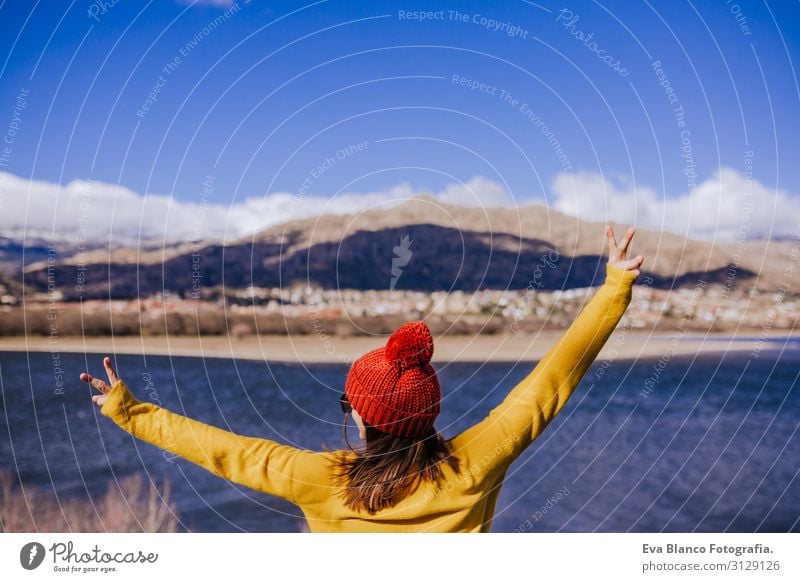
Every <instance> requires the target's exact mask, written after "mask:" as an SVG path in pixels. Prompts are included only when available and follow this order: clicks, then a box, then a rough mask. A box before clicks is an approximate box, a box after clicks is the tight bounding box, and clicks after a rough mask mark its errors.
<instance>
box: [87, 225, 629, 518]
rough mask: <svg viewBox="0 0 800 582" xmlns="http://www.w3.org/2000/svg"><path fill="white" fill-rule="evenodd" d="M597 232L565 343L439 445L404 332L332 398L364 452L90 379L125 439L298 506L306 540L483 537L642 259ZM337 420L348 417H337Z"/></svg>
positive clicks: (420, 336) (413, 343) (429, 399)
mask: <svg viewBox="0 0 800 582" xmlns="http://www.w3.org/2000/svg"><path fill="white" fill-rule="evenodd" d="M633 234H634V229H633V228H630V229H628V232H627V234H626V236H625V238H624V239H623V240H622V242H621V243H620V244H617V241H616V239H615V237H614V231H613V230H612V229H611V227H610V226H606V235H607V237H608V243H609V260H608V263H607V265H606V280H605V282H604V283H603V285H602V286H600V288H599V289H598V290H597V291H596V293H595V294H594V296H593V297H592V299H591V301H589V303H588V304H587V305H586V307H585V308H584V309H583V311H581V313H580V315H579V316H578V317H577V319H576V320H575V321H574V322H573V323H572V325H571V326H570V328H569V329H568V330H567V332H566V333H565V334H564V336H563V337H562V338H561V339H560V340H559V341H558V342H557V343H556V345H555V346H553V347H552V348H551V349H550V351H549V352H548V353H547V354H546V355H545V357H544V358H543V359H542V360H541V361H540V362H539V363H538V364H537V365H536V367H535V368H534V369H533V371H532V372H531V373H530V374H528V376H527V377H525V378H524V379H523V380H522V381H521V382H520V383H519V384H517V386H516V387H514V388H513V389H512V390H511V392H510V393H509V394H508V396H507V397H506V398H505V400H504V401H503V402H502V403H501V404H500V405H499V406H497V407H496V408H494V409H493V410H492V411H491V412H490V413H489V415H488V416H487V417H486V418H485V419H483V420H482V421H481V422H479V423H478V424H476V425H474V426H473V427H471V428H469V429H467V430H466V431H464V432H462V433H461V434H459V435H457V436H455V437H453V438H451V439H449V440H444V439H443V438H442V437H441V436H440V435H439V434H438V433H437V431H436V430H435V429H434V426H433V425H434V420H435V419H436V416H437V415H438V414H439V401H440V398H441V392H440V386H439V380H438V378H437V376H436V372H435V370H434V369H433V367H432V366H431V364H430V360H431V357H432V355H433V338H432V337H431V334H430V331H429V330H428V328H427V326H426V325H425V324H424V323H422V322H410V323H406V324H403V325H402V326H401V327H400V328H399V329H398V330H397V331H396V332H395V333H393V334H392V336H391V337H390V338H389V340H388V341H387V343H386V345H385V346H384V347H381V348H378V349H376V350H373V351H371V352H369V353H367V354H366V355H364V356H362V357H361V358H359V359H358V360H356V361H355V363H354V364H353V365H352V367H351V368H350V371H349V373H348V375H347V380H346V383H345V392H344V394H343V395H342V398H341V405H342V409H343V411H344V412H345V414H350V415H352V417H353V419H354V420H355V422H356V424H357V425H358V428H359V433H360V436H361V438H362V439H363V440H364V441H365V443H366V444H365V447H364V448H363V449H361V450H353V449H350V450H343V451H324V452H312V451H308V450H302V449H298V448H295V447H291V446H287V445H283V444H280V443H278V442H275V441H272V440H267V439H260V438H254V437H246V436H240V435H237V434H234V433H231V432H227V431H225V430H222V429H219V428H216V427H213V426H209V425H207V424H203V423H201V422H198V421H196V420H192V419H189V418H187V417H184V416H180V415H178V414H174V413H172V412H169V411H167V410H165V409H163V408H161V407H159V406H156V405H155V404H152V403H149V402H141V401H139V400H137V399H136V398H135V397H134V396H133V394H131V392H130V391H129V390H128V387H127V386H126V384H125V382H123V381H122V380H121V379H119V378H118V377H117V375H116V373H115V372H114V370H113V369H112V367H111V360H110V359H109V358H105V359H104V361H103V363H104V365H105V369H106V372H107V374H108V379H109V382H110V384H111V385H110V386H109V385H107V384H106V383H105V382H103V381H102V380H100V379H98V378H94V377H92V376H91V375H89V374H88V373H83V374H81V380H83V381H85V382H88V383H90V384H91V385H92V386H94V387H95V388H97V389H98V390H99V391H100V392H101V394H99V395H96V396H94V397H93V398H92V400H93V401H94V402H95V403H96V404H98V405H99V406H100V407H101V408H100V411H101V413H102V414H103V415H105V416H108V417H109V418H111V419H112V420H113V421H114V422H115V423H116V424H117V425H119V426H120V427H121V428H123V429H124V430H126V431H128V432H129V433H131V434H133V435H134V436H136V437H138V438H140V439H142V440H144V441H146V442H149V443H152V444H154V445H156V446H158V447H161V448H163V449H166V450H167V451H170V452H171V453H173V454H175V455H178V456H181V457H183V458H185V459H188V460H189V461H192V462H193V463H196V464H198V465H200V466H201V467H203V468H205V469H207V470H208V471H211V472H212V473H214V474H215V475H218V476H220V477H223V478H225V479H228V480H230V481H233V482H235V483H238V484H240V485H244V486H246V487H250V488H252V489H256V490H258V491H263V492H264V493H269V494H271V495H277V496H279V497H282V498H284V499H287V500H288V501H291V502H292V503H294V504H296V505H298V506H299V507H300V508H301V509H302V511H303V514H304V515H305V517H306V519H307V521H308V525H309V529H310V530H311V531H313V532H354V531H361V532H382V531H393V532H398V531H401V532H402V531H405V532H488V531H489V529H490V526H491V522H492V517H493V514H494V508H495V502H496V501H497V495H498V493H499V491H500V486H501V485H502V483H503V480H504V478H505V474H506V471H507V470H508V467H509V465H510V464H511V463H512V462H513V461H514V459H516V458H517V457H518V456H519V455H520V454H521V453H522V452H523V451H524V450H525V448H526V447H527V446H528V445H530V444H531V442H533V440H534V439H535V438H536V437H538V436H539V434H540V433H541V432H542V431H543V430H544V429H545V427H546V426H547V425H548V423H549V422H550V421H551V420H552V419H553V418H554V417H555V416H556V414H558V412H559V411H560V410H561V408H562V407H563V406H564V404H565V403H566V402H567V400H568V399H569V397H570V395H571V394H572V392H573V391H574V389H575V387H576V386H577V385H578V383H579V382H580V380H581V378H582V377H583V375H584V374H585V373H586V370H587V369H588V368H589V366H590V365H591V363H592V362H593V361H594V359H595V358H596V357H597V354H598V353H599V352H600V349H601V348H602V347H603V345H604V344H605V342H606V341H607V340H608V337H609V336H610V335H611V332H612V331H613V330H614V328H615V327H616V325H617V323H618V322H619V319H620V318H621V317H622V314H623V313H624V312H625V309H626V308H627V306H628V304H629V303H630V300H631V293H632V286H633V283H634V281H635V280H636V279H637V278H638V276H639V267H640V266H641V264H642V262H643V261H644V257H642V256H641V255H638V256H637V257H636V258H634V259H627V258H626V254H627V250H628V246H629V245H630V242H631V239H632V238H633ZM345 420H346V417H345Z"/></svg>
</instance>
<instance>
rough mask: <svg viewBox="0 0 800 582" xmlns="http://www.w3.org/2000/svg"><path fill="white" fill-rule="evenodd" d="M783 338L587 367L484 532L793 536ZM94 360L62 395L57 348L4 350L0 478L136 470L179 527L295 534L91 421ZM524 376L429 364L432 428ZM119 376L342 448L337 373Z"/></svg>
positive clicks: (796, 495) (238, 423) (336, 369)
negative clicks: (164, 494) (434, 380)
mask: <svg viewBox="0 0 800 582" xmlns="http://www.w3.org/2000/svg"><path fill="white" fill-rule="evenodd" d="M786 345H788V344H786ZM786 345H785V346H784V349H782V350H779V349H765V350H763V351H762V352H760V354H759V357H758V358H749V353H747V352H739V353H737V352H730V353H727V354H702V355H699V356H673V357H672V358H670V359H669V360H668V361H667V362H662V363H661V364H659V362H658V361H657V360H655V359H651V360H646V359H642V360H639V361H637V362H630V361H618V362H613V363H611V365H610V366H609V365H606V364H602V363H601V361H600V360H598V362H596V363H595V364H594V365H593V367H592V368H591V369H590V370H589V372H588V373H587V374H586V376H585V377H584V380H583V382H582V384H581V386H580V387H579V388H578V390H577V391H576V393H575V394H574V395H573V397H572V398H571V399H570V401H569V402H568V403H567V405H566V406H565V408H564V409H563V410H562V412H561V414H560V415H559V416H558V417H557V418H556V419H555V420H554V421H553V422H552V423H551V424H550V426H549V427H547V429H546V430H545V431H544V433H542V435H541V436H540V437H539V439H537V440H536V441H535V442H534V443H533V445H532V446H531V447H530V448H529V449H528V450H527V451H526V452H525V453H524V454H523V455H522V457H520V458H519V459H518V460H517V461H516V462H515V463H514V464H513V465H512V467H511V469H510V470H509V473H508V476H507V479H506V482H505V485H504V486H503V489H502V492H501V494H500V498H499V500H498V503H497V511H496V514H495V519H494V522H493V531H495V532H512V531H532V532H537V531H541V532H544V531H546V532H553V531H571V532H572V531H580V532H587V531H604V532H605V531H608V532H626V531H635V532H661V531H665V532H666V531H698V532H720V531H730V532H753V531H759V532H787V531H795V532H796V531H800V526H799V525H798V522H799V520H800V480H798V471H799V470H800V435H798V434H797V432H798V427H800V391H798V389H797V388H796V384H797V379H798V370H800V349H798V348H797V347H796V344H793V346H792V347H791V348H786ZM101 358H102V355H101V354H98V355H89V356H84V355H83V354H63V355H62V356H61V367H62V368H63V369H64V370H65V372H66V376H65V383H64V388H63V392H62V393H59V391H58V390H56V371H54V365H53V357H52V356H51V354H49V353H24V352H16V353H15V352H0V380H1V382H2V383H1V384H0V388H1V389H2V407H3V414H2V415H0V435H2V437H0V469H9V470H11V471H12V472H13V473H14V474H17V471H18V472H19V477H20V478H21V480H22V482H23V483H25V484H26V485H36V486H39V487H41V488H44V489H48V490H52V491H54V492H55V493H56V494H57V495H58V496H59V497H62V498H71V497H83V498H85V497H86V496H87V495H101V494H102V493H103V492H104V491H105V489H106V487H107V484H108V483H109V481H111V480H113V478H114V476H115V475H116V477H117V478H121V477H124V476H126V475H129V474H133V473H136V472H142V473H145V474H146V475H147V476H149V477H150V478H153V479H156V480H157V481H159V482H160V481H161V480H163V479H165V478H166V479H169V480H170V482H171V484H172V501H173V502H174V503H175V504H176V505H177V508H178V512H179V516H180V520H181V526H182V529H186V530H190V531H199V532H238V531H245V532H293V531H299V530H300V529H301V526H302V514H301V513H300V511H299V509H298V508H296V507H295V506H293V505H291V504H289V503H287V502H285V501H283V500H281V499H277V498H273V497H270V496H268V495H265V494H262V493H258V492H256V491H252V490H249V489H246V488H244V487H240V486H236V485H233V484H231V483H228V482H226V481H224V480H223V479H220V478H217V477H215V476H213V475H211V474H209V473H206V472H205V471H204V470H202V469H200V468H199V467H197V466H195V465H192V464H191V463H189V462H187V461H183V460H172V461H170V460H166V459H165V457H164V456H163V455H162V452H161V451H160V450H159V449H157V448H155V447H153V446H151V445H148V444H145V443H142V442H141V441H137V440H135V439H133V438H132V437H130V435H128V434H126V433H124V432H123V431H122V430H120V429H119V428H117V427H116V426H115V425H113V424H112V423H111V421H110V420H108V419H107V418H105V417H103V416H102V415H100V414H99V411H98V409H97V407H96V406H94V405H93V404H92V403H91V401H90V395H91V394H92V389H91V388H89V387H88V385H86V384H84V383H82V382H81V381H80V380H78V375H79V374H80V372H81V371H83V370H86V369H88V370H89V371H90V372H91V373H93V374H95V375H98V376H102V377H105V374H104V372H103V369H102V361H101ZM532 365H533V363H530V362H529V363H517V364H507V363H489V364H479V363H475V364H469V363H453V364H448V365H443V364H440V365H438V366H437V370H438V372H439V375H440V379H441V382H442V390H443V403H442V413H441V415H440V417H439V419H438V420H437V424H436V426H437V428H438V429H439V430H440V431H441V432H443V433H444V435H445V436H452V435H454V434H457V433H458V432H460V431H461V430H464V429H466V428H467V427H468V426H470V425H471V424H473V423H475V422H478V421H479V420H481V419H482V418H483V417H484V416H485V415H486V414H487V413H488V412H489V410H490V409H491V408H492V407H493V406H495V405H497V404H498V403H499V402H500V401H501V400H502V399H503V397H504V396H505V395H506V394H507V393H508V391H509V390H510V389H511V388H512V387H513V386H514V385H515V383H516V382H517V381H519V380H520V379H522V378H523V377H524V376H525V375H526V374H527V373H528V372H529V371H530V369H531V367H532ZM116 366H117V370H118V372H119V374H120V376H121V377H122V378H124V379H125V380H126V382H127V383H128V385H129V387H130V388H131V390H132V391H133V392H134V393H135V394H136V395H137V396H138V397H139V398H140V399H141V400H147V399H150V398H157V399H158V400H159V401H160V403H161V404H162V405H163V406H164V407H166V408H168V409H170V410H172V411H174V412H179V413H182V414H186V415H188V416H190V417H193V418H196V419H198V420H201V421H204V422H207V423H210V424H214V425H216V426H220V427H223V428H227V429H229V430H233V431H234V432H238V433H240V434H246V435H249V436H263V437H264V438H270V439H275V440H279V441H282V442H286V443H290V444H293V445H295V446H298V447H303V448H310V449H315V450H320V449H321V446H322V445H323V444H327V445H328V446H330V447H336V448H340V447H342V446H344V440H343V436H342V419H343V417H342V414H341V411H340V409H339V403H338V398H339V394H340V393H341V391H342V389H343V386H344V379H345V375H346V373H347V368H346V367H345V366H344V365H328V364H315V365H306V366H303V365H297V364H283V363H280V364H278V363H267V362H256V361H244V360H226V359H213V358H211V359H201V358H192V357H167V356H147V357H143V356H118V357H117V358H116ZM351 424H352V423H351ZM350 437H351V442H353V443H355V442H356V441H357V435H356V433H355V431H353V432H352V433H351V434H350Z"/></svg>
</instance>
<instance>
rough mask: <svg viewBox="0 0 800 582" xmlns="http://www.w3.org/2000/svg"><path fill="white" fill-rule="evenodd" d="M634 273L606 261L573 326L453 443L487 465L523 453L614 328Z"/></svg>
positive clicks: (511, 459)
mask: <svg viewBox="0 0 800 582" xmlns="http://www.w3.org/2000/svg"><path fill="white" fill-rule="evenodd" d="M636 277H637V275H636V274H635V273H632V272H631V271H627V270H625V269H623V268H621V267H617V266H616V265H611V264H609V263H607V264H606V280H605V282H604V283H603V285H601V286H600V287H599V288H598V289H597V291H596V292H595V294H594V296H593V297H592V299H591V300H590V301H589V302H588V303H587V304H586V306H585V307H584V308H583V310H582V311H581V313H580V314H579V315H578V317H577V318H576V319H575V320H574V321H573V322H572V325H570V327H569V329H568V330H567V331H566V332H565V333H564V335H563V336H562V337H561V338H560V339H559V341H558V342H557V343H556V344H555V345H554V346H553V347H552V348H551V349H550V350H549V351H548V352H547V354H546V355H545V356H544V358H542V359H541V360H540V361H539V363H538V364H537V365H536V366H535V367H534V369H533V371H532V372H530V373H529V374H528V375H527V376H526V377H525V378H523V380H522V381H521V382H519V384H517V385H516V386H515V387H514V388H513V389H512V390H511V392H509V394H508V396H506V398H505V399H504V400H503V402H502V403H500V405H498V406H497V407H496V408H494V409H492V411H491V412H490V413H489V415H488V416H487V417H486V418H485V419H484V420H482V421H481V422H479V423H478V424H476V425H474V426H473V427H471V428H469V429H467V430H466V431H464V432H463V433H461V434H460V435H458V436H457V437H455V439H453V445H454V447H455V448H456V449H457V450H461V451H462V452H463V453H465V454H466V455H467V456H468V457H469V458H470V459H471V460H472V462H473V463H478V464H479V465H482V468H483V469H485V470H487V471H488V469H489V468H490V467H493V466H496V465H498V464H499V463H500V462H502V461H507V463H510V462H511V461H513V459H515V458H516V457H517V456H519V454H521V453H522V451H524V450H525V448H526V447H527V446H528V445H530V443H531V442H532V441H533V440H534V439H535V438H536V437H537V436H539V434H541V432H542V431H543V430H544V429H545V427H546V426H547V425H548V424H549V423H550V421H551V420H553V418H555V416H556V415H557V414H558V413H559V411H560V410H561V408H562V407H563V406H564V404H566V402H567V400H568V399H569V397H570V396H571V395H572V392H573V391H574V390H575V388H576V387H577V386H578V384H579V383H580V381H581V378H583V376H584V374H585V373H586V371H587V370H588V368H589V366H591V364H592V362H593V361H594V359H595V358H596V357H597V354H598V353H599V352H600V350H601V349H602V347H603V345H604V344H605V343H606V341H607V340H608V338H609V336H610V335H611V333H612V332H613V331H614V328H615V327H616V326H617V323H618V322H619V320H620V318H621V317H622V315H623V313H624V312H625V309H626V308H627V307H628V304H629V303H630V301H631V296H632V287H633V282H634V281H635V280H636ZM479 469H480V467H478V469H476V470H479Z"/></svg>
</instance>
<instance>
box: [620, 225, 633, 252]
mask: <svg viewBox="0 0 800 582" xmlns="http://www.w3.org/2000/svg"><path fill="white" fill-rule="evenodd" d="M635 232H636V229H635V228H633V227H630V228H629V229H628V232H626V233H625V238H623V239H622V242H621V243H620V245H619V251H620V252H621V253H623V254H624V253H625V252H626V251H627V250H628V245H629V244H630V242H631V239H632V238H633V235H634V233H635Z"/></svg>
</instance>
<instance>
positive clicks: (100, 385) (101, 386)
mask: <svg viewBox="0 0 800 582" xmlns="http://www.w3.org/2000/svg"><path fill="white" fill-rule="evenodd" d="M81 380H83V381H84V382H88V383H89V384H91V385H92V386H93V387H94V388H97V389H98V390H100V392H102V393H103V394H105V393H106V392H108V391H109V390H111V388H109V387H108V386H106V383H105V382H103V381H102V380H101V379H100V378H95V377H94V376H92V375H91V374H87V373H86V372H84V373H83V374H81Z"/></svg>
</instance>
